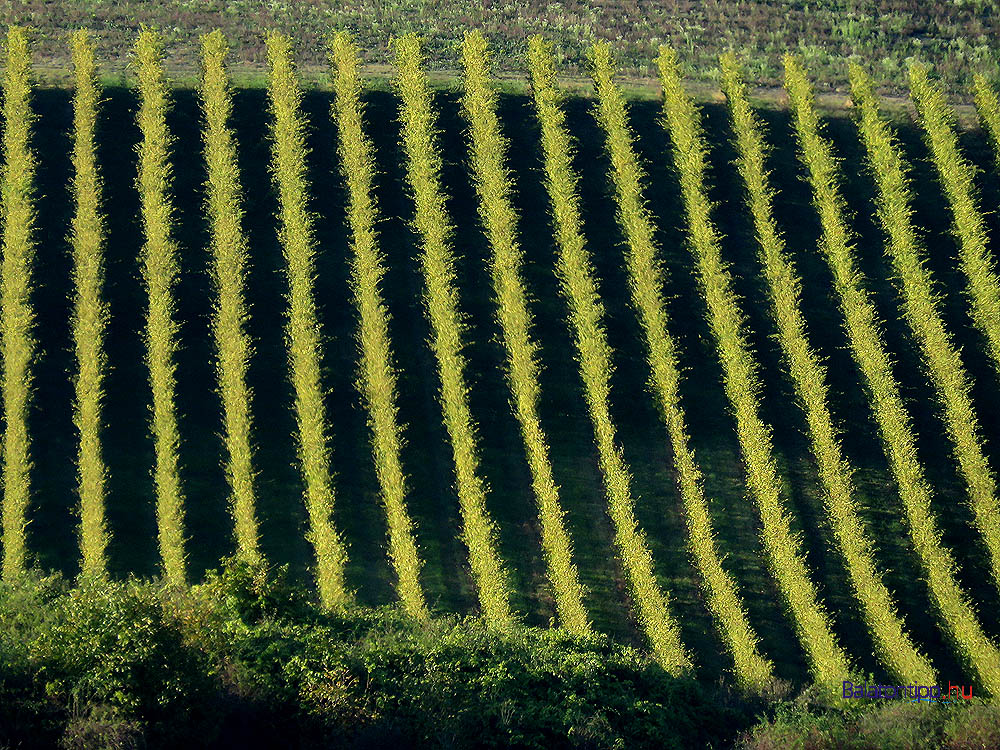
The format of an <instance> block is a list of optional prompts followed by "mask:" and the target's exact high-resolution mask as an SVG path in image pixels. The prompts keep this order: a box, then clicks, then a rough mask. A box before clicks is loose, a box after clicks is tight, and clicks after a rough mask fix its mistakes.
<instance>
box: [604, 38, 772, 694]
mask: <svg viewBox="0 0 1000 750" xmlns="http://www.w3.org/2000/svg"><path fill="white" fill-rule="evenodd" d="M590 54H591V61H592V65H593V79H594V84H595V86H596V89H597V101H598V107H597V110H596V113H597V119H598V121H599V123H600V125H601V127H602V129H603V131H604V134H605V139H606V151H607V153H608V157H609V159H610V161H611V178H612V181H613V183H614V185H615V191H616V198H617V203H618V221H619V223H620V224H621V226H622V229H623V231H624V232H625V235H626V238H627V240H628V244H627V246H626V253H625V260H626V266H627V268H628V274H629V279H630V282H631V283H630V286H631V289H632V305H633V307H635V309H636V312H637V314H638V316H639V320H640V322H641V325H642V329H643V333H644V334H645V338H646V347H647V358H648V361H649V365H650V370H651V376H652V385H653V390H654V392H655V396H656V399H657V401H658V403H659V407H660V410H661V414H662V417H663V420H664V422H665V423H666V426H667V433H668V435H669V438H670V446H671V449H672V450H673V454H674V465H675V467H676V470H677V484H678V487H679V489H680V493H681V499H682V501H683V503H684V511H685V519H686V521H687V527H688V545H689V548H690V550H691V555H692V557H693V558H694V563H695V566H696V567H697V569H698V571H699V573H700V574H701V578H702V584H703V586H704V588H705V593H706V595H707V597H708V603H709V607H710V609H711V610H712V613H713V615H714V617H715V622H716V627H718V628H719V631H720V634H721V635H722V638H723V640H724V641H725V643H726V644H727V646H728V647H729V650H730V651H731V652H732V654H733V659H734V661H735V669H736V676H737V679H738V680H739V682H740V683H741V684H742V685H744V686H746V687H748V688H755V689H757V690H760V689H762V688H764V687H766V686H767V685H768V684H769V683H770V682H771V681H772V680H773V678H774V671H773V670H774V667H773V665H772V664H771V662H770V661H768V660H767V659H765V658H764V657H762V656H761V655H760V652H759V650H758V638H757V634H756V633H755V632H754V630H753V627H752V626H751V625H750V622H749V621H748V619H747V614H746V610H745V608H744V606H743V603H742V601H741V600H740V596H739V592H738V590H737V587H736V582H735V581H734V580H733V578H732V576H730V575H729V574H728V573H727V572H726V571H725V569H724V568H723V567H722V562H721V560H720V558H719V552H718V550H717V549H716V545H715V532H714V530H713V528H712V519H711V517H710V516H709V512H708V503H707V501H706V499H705V492H704V489H703V486H702V475H701V469H700V468H699V466H698V463H697V460H696V458H695V455H694V451H693V450H692V448H691V445H690V438H689V437H688V434H687V427H686V424H685V421H686V420H685V415H684V409H683V406H682V405H681V402H680V391H679V389H680V377H681V376H680V370H679V366H678V363H677V345H676V343H675V342H674V339H673V337H672V336H671V335H670V332H669V330H668V321H667V313H666V309H665V307H664V303H663V295H662V293H661V291H660V289H661V288H662V285H663V278H662V277H663V273H662V269H661V268H660V265H659V262H658V260H657V257H656V256H657V253H658V251H657V248H656V243H655V241H654V239H653V235H654V226H653V220H652V217H651V216H650V214H649V211H648V209H647V208H646V205H645V202H644V200H643V196H642V183H643V181H644V179H645V177H644V175H643V170H642V167H641V166H640V164H639V161H638V159H637V157H636V154H635V150H634V148H633V145H632V142H633V135H632V132H631V130H630V128H629V125H628V120H627V115H626V112H625V99H624V97H623V96H622V93H621V91H620V90H619V89H618V87H617V86H615V84H614V80H613V76H614V70H613V66H612V63H611V50H610V47H609V46H608V45H607V44H606V43H603V44H596V45H594V47H593V48H592V49H591V53H590Z"/></svg>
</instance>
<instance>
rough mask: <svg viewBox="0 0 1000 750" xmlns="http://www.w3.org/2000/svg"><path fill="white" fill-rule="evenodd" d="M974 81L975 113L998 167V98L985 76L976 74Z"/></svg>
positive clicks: (999, 125)
mask: <svg viewBox="0 0 1000 750" xmlns="http://www.w3.org/2000/svg"><path fill="white" fill-rule="evenodd" d="M973 81H974V88H975V95H976V111H977V112H979V121H980V122H981V123H982V124H983V128H985V130H986V132H987V134H988V135H989V137H990V144H991V145H992V146H993V158H994V159H995V160H996V163H997V166H998V167H1000V98H998V97H997V92H996V89H994V88H993V87H992V86H991V85H990V84H989V82H988V81H987V80H986V78H985V76H982V75H979V74H977V75H976V76H975V78H974V79H973Z"/></svg>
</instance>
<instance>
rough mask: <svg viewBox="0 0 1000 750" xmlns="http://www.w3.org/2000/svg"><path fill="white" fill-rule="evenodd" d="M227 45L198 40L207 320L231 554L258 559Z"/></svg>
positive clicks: (243, 252)
mask: <svg viewBox="0 0 1000 750" xmlns="http://www.w3.org/2000/svg"><path fill="white" fill-rule="evenodd" d="M228 52H229V47H228V45H227V44H226V40H225V38H224V37H223V36H222V32H221V31H218V30H216V31H213V32H212V33H211V34H207V35H206V36H205V37H204V38H203V39H202V75H201V87H200V94H201V101H202V110H203V112H204V116H205V128H204V133H203V136H204V149H205V162H206V164H207V166H208V181H207V183H206V187H207V200H206V208H207V211H208V217H209V221H210V224H211V237H212V239H211V252H212V278H213V281H214V282H215V290H216V295H217V297H216V301H215V309H214V311H213V312H214V314H213V316H212V333H213V335H214V337H215V350H216V376H217V379H218V388H219V394H220V396H221V397H222V407H223V425H224V431H223V437H224V440H225V445H226V477H227V478H228V480H229V487H230V491H231V493H232V495H231V499H230V508H231V511H232V514H233V521H234V528H235V534H236V549H237V553H238V554H239V555H240V556H242V557H243V558H245V559H247V560H249V561H256V560H259V559H260V550H259V547H258V541H257V537H258V531H257V518H256V514H255V512H254V474H253V449H252V446H251V443H250V429H251V423H252V418H251V404H252V400H251V393H250V389H249V388H248V387H247V383H246V372H247V366H248V360H249V358H250V353H251V345H250V338H249V336H248V335H247V333H246V330H245V327H246V319H247V311H246V302H245V300H244V291H243V276H244V273H245V268H246V263H247V247H246V239H245V237H244V236H243V229H242V226H241V220H242V217H243V211H242V209H241V208H240V201H241V195H240V180H239V166H238V164H237V158H236V142H235V139H234V137H233V133H232V130H231V129H230V127H229V115H230V111H231V110H232V102H231V99H230V94H229V80H228V77H227V75H226V70H225V60H226V55H227V54H228Z"/></svg>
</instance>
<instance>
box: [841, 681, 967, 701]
mask: <svg viewBox="0 0 1000 750" xmlns="http://www.w3.org/2000/svg"><path fill="white" fill-rule="evenodd" d="M843 697H844V698H857V699H865V698H867V699H868V700H883V701H884V700H894V699H903V698H908V699H910V702H911V703H921V702H923V701H927V702H928V703H932V702H937V701H941V702H946V701H952V700H956V701H957V700H958V699H959V698H964V699H965V700H972V686H971V685H952V684H951V683H950V682H949V683H948V688H947V689H945V688H944V687H942V686H941V685H875V684H871V685H869V684H868V683H866V682H862V683H861V684H860V685H855V684H854V683H853V682H851V681H850V680H844V690H843Z"/></svg>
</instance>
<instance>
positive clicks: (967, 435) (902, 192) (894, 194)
mask: <svg viewBox="0 0 1000 750" xmlns="http://www.w3.org/2000/svg"><path fill="white" fill-rule="evenodd" d="M851 96H852V97H853V98H854V100H855V102H856V103H857V105H858V110H859V113H860V120H859V129H860V131H861V137H862V140H863V141H864V144H865V148H866V149H867V152H868V161H869V164H870V166H871V171H872V172H873V173H874V175H875V180H876V182H877V183H878V190H879V193H878V199H877V201H876V203H877V207H878V213H879V219H880V220H881V222H882V226H883V228H884V230H885V232H886V234H887V235H888V237H889V242H888V243H887V245H886V249H887V251H888V254H889V256H890V257H891V259H892V263H893V268H894V269H895V271H896V274H897V276H899V278H900V280H901V282H902V288H903V303H904V305H903V311H904V314H905V316H906V321H907V323H908V324H909V326H910V329H911V330H912V331H913V334H914V337H915V338H916V339H917V342H918V343H919V346H920V351H921V355H922V357H923V360H924V363H925V364H926V366H927V369H928V371H929V372H930V376H931V381H932V382H933V383H934V387H935V389H936V391H937V396H938V399H939V400H940V401H941V404H942V406H943V408H944V421H945V426H946V428H947V430H948V434H949V436H950V437H951V440H952V443H953V444H954V447H955V455H956V458H957V459H958V466H959V470H960V472H961V474H962V477H963V479H964V480H965V485H966V488H967V490H968V493H969V500H970V503H971V505H972V511H973V517H974V519H975V523H976V527H977V528H978V530H979V532H980V533H981V534H982V537H983V539H984V540H985V542H986V548H987V551H988V553H989V559H990V562H991V566H992V571H993V579H994V581H995V582H996V583H998V584H1000V508H998V505H997V497H996V495H997V486H996V480H995V479H994V476H993V472H992V471H991V470H990V465H989V462H988V461H987V459H986V455H985V452H984V450H983V445H982V438H981V436H980V432H979V426H978V425H977V424H976V415H975V412H974V409H973V406H972V399H971V397H970V395H969V388H970V381H969V376H968V375H967V374H966V371H965V368H964V367H963V366H962V359H961V356H960V355H959V352H958V350H957V349H956V348H955V345H954V344H953V343H952V341H951V336H950V335H949V334H948V331H947V330H946V329H945V325H944V320H943V319H942V317H941V312H940V311H939V310H938V306H937V303H936V298H935V293H934V288H933V282H932V280H931V277H930V273H929V272H928V271H927V268H926V267H925V266H924V261H923V257H922V256H923V251H922V250H921V248H920V245H919V241H918V240H917V236H916V232H915V231H914V227H913V222H912V221H911V219H910V216H911V214H912V208H911V200H912V197H911V194H910V189H909V186H908V184H907V176H906V166H905V164H904V163H903V157H902V155H901V153H900V149H899V146H898V144H897V143H896V141H895V138H894V137H893V135H892V132H891V131H890V129H889V124H888V123H887V122H886V121H885V120H883V119H882V118H881V117H880V116H879V111H878V110H879V100H878V98H877V96H876V94H875V93H874V91H873V90H872V84H871V81H870V80H869V78H868V76H867V75H866V74H865V73H864V71H863V70H862V69H861V68H860V67H859V66H857V65H852V66H851Z"/></svg>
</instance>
